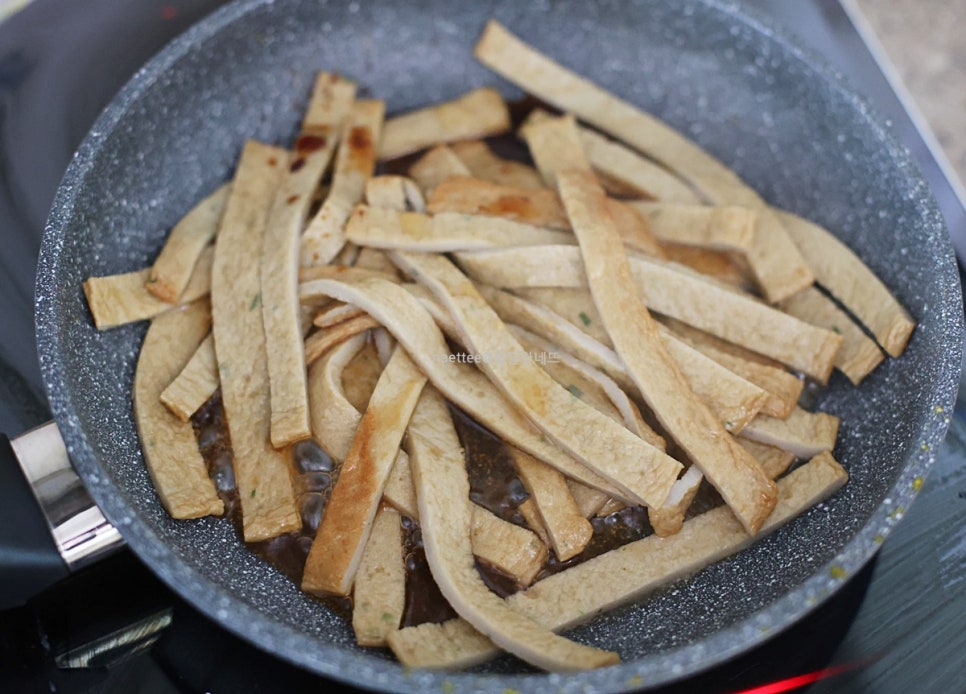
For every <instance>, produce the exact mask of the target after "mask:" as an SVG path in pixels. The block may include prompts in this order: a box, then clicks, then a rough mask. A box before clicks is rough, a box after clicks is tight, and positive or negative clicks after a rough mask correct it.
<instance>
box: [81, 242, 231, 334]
mask: <svg viewBox="0 0 966 694" xmlns="http://www.w3.org/2000/svg"><path fill="white" fill-rule="evenodd" d="M213 259H214V248H212V247H211V246H208V247H206V248H205V249H204V250H203V251H202V253H201V255H200V256H199V257H198V261H197V262H196V263H195V266H194V268H193V269H192V271H191V279H190V280H189V282H188V286H187V287H185V290H184V291H183V292H182V294H181V298H180V299H179V300H180V301H181V302H182V303H185V304H186V303H190V302H192V301H195V300H197V299H200V298H201V297H203V296H205V295H207V294H208V292H209V290H210V289H211V264H212V260H213ZM150 274H151V268H144V269H143V270H135V271H133V272H125V273H121V274H119V275H106V276H102V277H89V278H88V279H87V280H86V281H85V282H84V296H85V297H86V298H87V306H88V308H89V309H90V311H91V316H92V317H93V318H94V326H95V327H96V328H97V329H98V330H107V329H108V328H113V327H116V326H118V325H124V324H125V323H133V322H134V321H139V320H147V319H148V318H154V317H155V316H157V315H159V314H161V313H164V312H165V311H168V310H170V309H171V308H173V307H174V306H175V305H176V304H172V303H168V302H167V301H162V300H161V299H159V298H158V297H156V296H155V295H154V294H152V293H151V292H149V291H148V290H147V282H148V279H149V276H150Z"/></svg>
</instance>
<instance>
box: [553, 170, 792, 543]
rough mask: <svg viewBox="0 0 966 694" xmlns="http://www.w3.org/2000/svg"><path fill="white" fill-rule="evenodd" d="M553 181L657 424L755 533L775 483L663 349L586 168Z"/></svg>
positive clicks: (607, 319) (614, 336)
mask: <svg viewBox="0 0 966 694" xmlns="http://www.w3.org/2000/svg"><path fill="white" fill-rule="evenodd" d="M557 181H558V185H559V189H560V197H561V199H562V200H563V202H564V206H565V207H566V208H567V214H568V215H569V216H570V221H571V224H572V225H573V228H574V234H575V235H576V236H577V240H578V241H579V243H580V251H581V256H582V258H583V261H584V265H585V268H586V275H587V280H588V285H589V287H590V292H591V295H592V296H593V298H594V304H595V305H596V306H597V310H598V311H599V312H600V315H601V318H602V319H603V321H604V326H605V327H606V328H607V332H608V333H609V334H610V337H611V340H612V342H613V344H614V349H615V350H616V351H617V353H618V354H619V355H620V357H621V360H622V361H623V362H624V364H625V365H626V366H627V371H628V373H629V374H630V376H631V378H632V379H633V380H634V383H635V384H636V385H637V387H638V389H639V390H640V393H641V395H642V396H643V398H644V400H645V401H646V402H647V404H648V405H649V406H650V408H651V411H652V412H653V413H654V416H655V417H657V419H658V421H659V422H660V423H661V425H662V426H663V427H664V430H665V431H667V432H668V434H669V435H670V436H672V437H673V438H674V439H675V441H677V443H678V444H679V445H680V446H681V447H682V448H683V449H684V450H685V451H686V452H687V454H688V456H689V457H690V458H691V461H692V462H693V463H694V464H695V465H697V466H698V467H699V468H700V469H701V471H702V472H703V473H704V475H705V477H707V479H708V481H709V482H711V484H713V485H714V487H715V488H716V489H717V490H718V491H719V492H720V493H721V496H722V498H724V500H725V502H726V503H727V504H728V505H729V506H730V507H731V508H732V510H733V511H734V512H735V514H736V515H737V516H738V517H739V518H740V519H741V521H742V523H744V525H745V527H746V528H747V529H748V531H749V532H750V533H755V532H756V531H757V530H758V528H759V527H761V524H762V523H763V522H764V520H765V518H766V517H767V516H768V514H769V513H770V512H771V509H772V507H773V506H774V505H775V499H776V498H777V492H776V490H775V486H774V484H773V483H772V482H771V480H769V479H768V478H767V477H766V476H765V474H764V471H763V470H762V469H761V465H760V464H759V463H758V461H756V460H755V459H754V458H752V457H751V456H750V455H748V454H747V452H745V451H744V449H742V448H740V447H738V446H736V445H732V444H731V439H730V434H729V433H728V432H727V431H726V430H725V429H724V427H723V426H722V425H721V423H720V422H718V420H716V419H715V417H714V415H712V414H711V411H710V410H709V409H708V407H707V406H706V405H705V404H704V403H703V402H701V400H699V399H698V397H697V396H696V395H695V394H694V392H693V391H692V390H691V387H690V386H689V385H688V382H687V380H686V379H685V378H684V376H683V374H681V372H680V370H679V368H678V366H677V364H676V363H675V362H674V360H673V358H672V357H671V356H670V355H669V354H668V352H667V350H666V348H665V347H664V343H663V341H662V340H661V337H660V334H659V329H658V327H657V324H656V323H655V322H654V319H653V318H651V315H650V313H648V310H647V308H646V307H645V306H644V304H643V303H642V302H641V301H640V299H639V297H638V292H637V288H636V285H635V282H634V278H633V276H632V274H631V267H630V263H629V262H628V259H627V255H626V253H625V252H624V250H623V248H622V247H621V244H620V237H619V235H618V233H617V230H616V229H615V228H614V225H613V222H612V221H611V219H610V218H609V217H608V216H607V213H606V211H605V208H604V205H605V201H606V199H607V198H606V194H605V193H604V191H603V189H602V188H601V187H600V185H599V184H598V183H597V180H596V179H595V178H594V176H593V174H588V173H587V172H586V171H581V170H577V169H574V170H569V171H561V172H558V173H557ZM662 503H663V500H662ZM649 505H650V506H660V504H649Z"/></svg>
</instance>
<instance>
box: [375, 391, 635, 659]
mask: <svg viewBox="0 0 966 694" xmlns="http://www.w3.org/2000/svg"><path fill="white" fill-rule="evenodd" d="M407 447H408V450H409V455H410V459H411V461H412V465H413V479H414V481H415V483H416V497H417V499H418V501H419V519H420V521H419V522H420V527H421V530H422V537H423V545H424V548H425V550H426V559H427V561H428V563H429V568H430V571H431V572H432V574H433V578H434V580H435V581H436V584H437V585H438V586H439V589H440V592H441V593H442V594H443V596H444V597H445V598H446V600H447V602H449V604H450V605H452V607H453V608H454V609H455V610H456V612H457V613H458V614H459V615H460V616H461V617H462V618H463V619H466V620H467V621H468V622H470V623H471V624H472V625H473V626H474V627H475V628H476V629H479V630H480V631H481V632H482V633H485V634H487V635H488V636H489V637H490V638H491V639H493V640H494V641H495V643H497V644H499V645H500V646H501V647H502V648H505V649H506V650H508V651H509V652H511V653H513V654H514V655H516V656H518V657H520V658H522V659H523V660H525V661H527V662H528V663H530V664H532V665H535V666H536V667H539V668H542V669H545V670H551V671H573V670H581V669H589V668H596V667H603V666H605V665H612V664H614V663H616V662H617V661H618V660H619V659H618V657H617V655H616V654H615V653H610V652H607V651H601V650H598V649H596V648H592V647H589V646H583V645H581V644H578V643H576V642H573V641H570V640H568V639H565V638H563V637H560V636H557V635H556V634H554V633H553V632H552V631H550V630H547V629H545V628H543V627H541V626H539V625H538V624H537V623H536V622H534V621H532V620H530V619H527V618H525V617H523V616H521V615H520V614H519V613H518V612H516V611H515V610H513V609H512V608H511V607H510V606H509V605H508V604H507V603H506V602H504V601H503V600H502V599H501V598H499V597H498V596H497V595H496V594H495V593H493V592H492V591H490V589H489V588H488V587H487V586H486V584H485V583H483V580H482V578H481V577H480V575H479V572H478V571H477V570H476V566H475V564H474V560H473V553H472V549H471V545H470V527H471V522H472V520H471V519H472V512H473V511H472V504H471V502H470V499H469V491H470V485H469V479H468V477H467V473H466V468H465V466H464V461H463V450H462V448H461V447H460V442H459V438H458V437H457V435H456V430H455V428H454V426H453V422H452V419H451V418H450V414H449V411H448V410H447V408H446V403H445V402H444V400H443V398H442V397H441V396H440V395H439V393H438V392H436V391H435V389H432V388H429V389H427V390H426V393H425V394H424V396H423V397H421V398H420V402H419V405H418V406H417V407H416V411H415V412H414V413H413V418H412V421H411V422H410V426H409V431H408V434H407ZM389 645H390V647H391V648H393V649H394V651H395V647H394V643H393V638H392V635H391V634H390V636H389ZM396 655H397V656H398V657H399V658H400V660H401V661H402V662H403V664H404V665H409V663H408V662H407V659H406V657H405V653H401V652H396Z"/></svg>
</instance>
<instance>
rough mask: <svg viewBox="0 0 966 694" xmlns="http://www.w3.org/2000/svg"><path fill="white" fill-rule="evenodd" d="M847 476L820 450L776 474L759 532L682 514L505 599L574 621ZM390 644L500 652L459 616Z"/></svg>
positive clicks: (783, 514)
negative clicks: (675, 522)
mask: <svg viewBox="0 0 966 694" xmlns="http://www.w3.org/2000/svg"><path fill="white" fill-rule="evenodd" d="M847 479H848V474H847V473H846V472H845V470H844V469H843V468H842V466H841V465H839V464H838V463H837V462H836V461H835V459H834V458H832V456H831V455H829V454H828V453H822V454H820V455H818V456H816V457H815V458H813V459H812V460H810V461H809V462H808V463H806V464H804V465H802V466H801V467H799V468H797V469H795V470H793V471H792V472H790V473H788V475H786V476H785V477H784V478H782V479H780V480H779V481H778V483H777V484H778V503H777V504H776V505H775V509H774V511H773V512H772V513H771V515H770V516H769V517H768V519H767V520H766V521H765V524H764V525H763V526H762V528H761V530H760V531H759V534H758V535H757V536H754V537H753V536H751V535H749V534H748V533H747V532H746V531H745V529H744V527H743V526H742V525H741V523H740V522H739V521H738V519H737V518H735V516H734V514H733V513H732V512H731V510H730V509H729V508H728V507H727V506H719V507H718V508H715V509H712V510H711V511H708V512H706V513H703V514H701V515H700V516H696V517H694V518H692V519H690V520H687V521H685V523H684V525H683V526H682V528H681V530H680V532H678V533H677V534H675V535H672V536H670V537H658V536H656V535H652V536H649V537H645V538H643V539H641V540H638V541H636V542H633V543H631V544H629V545H624V546H623V547H620V548H618V549H615V550H612V551H610V552H607V553H605V554H602V555H600V556H598V557H594V558H593V559H591V560H589V561H586V562H584V563H582V564H578V565H577V566H574V567H571V568H569V569H567V570H566V571H563V572H561V573H559V574H556V575H555V576H549V577H547V578H545V579H543V580H542V581H539V582H537V583H535V584H534V585H533V586H532V587H530V588H528V589H527V590H525V591H520V592H519V593H516V594H514V595H512V596H511V597H509V598H508V599H507V602H508V603H509V604H510V605H512V606H513V607H514V608H515V609H517V610H520V611H521V612H522V613H523V614H525V615H528V616H530V617H531V618H533V619H535V620H537V621H539V622H540V623H541V624H543V625H544V626H545V627H547V628H550V629H554V630H556V631H562V630H566V629H568V628H572V627H575V626H577V625H578V624H582V623H585V622H588V621H590V620H591V619H592V618H594V617H596V616H597V615H599V614H601V613H603V612H606V611H608V610H611V609H614V608H615V607H618V606H620V605H626V604H629V603H632V602H634V601H636V600H640V599H642V598H643V597H644V596H646V595H647V594H648V593H650V592H651V591H653V590H655V589H656V588H659V587H660V586H663V585H667V584H669V583H672V582H673V581H676V580H678V579H681V578H685V577H686V576H690V575H692V574H694V573H696V572H697V571H699V570H700V569H702V568H704V567H706V566H708V565H709V564H712V563H714V562H716V561H719V560H720V559H723V558H725V557H727V556H730V555H732V554H735V553H736V552H739V551H740V550H742V549H744V548H746V547H748V546H749V545H751V544H752V543H753V542H755V541H757V540H758V539H759V538H760V537H763V536H764V535H766V534H768V533H771V532H773V531H774V530H776V529H778V528H779V527H781V526H782V525H784V524H785V523H787V522H788V521H790V520H792V519H793V518H795V517H796V516H798V515H799V514H801V513H803V512H805V511H807V510H808V509H809V508H811V507H812V506H814V505H815V504H817V503H819V502H820V501H823V500H824V499H827V498H829V497H830V496H831V495H832V494H834V493H835V492H836V491H838V490H839V489H840V488H841V487H842V486H843V485H844V484H845V482H846V480H847ZM588 586H593V590H587V587H588ZM390 645H391V647H392V649H393V652H394V653H396V654H397V655H400V654H405V657H406V663H407V664H408V665H409V666H410V667H428V668H435V669H444V668H445V669H456V668H465V667H470V666H472V665H476V664H479V663H482V662H484V661H486V660H489V659H490V658H492V657H494V656H495V655H497V654H498V653H499V648H498V647H497V646H495V645H494V644H493V642H492V641H490V640H489V639H487V638H486V636H484V635H483V634H481V633H480V632H478V631H476V630H475V629H473V627H472V626H471V625H470V624H469V623H467V622H466V621H464V620H458V619H452V620H449V621H447V622H443V623H441V624H422V625H420V626H417V627H408V628H406V629H401V630H399V631H398V632H395V633H394V634H393V635H392V636H391V638H390Z"/></svg>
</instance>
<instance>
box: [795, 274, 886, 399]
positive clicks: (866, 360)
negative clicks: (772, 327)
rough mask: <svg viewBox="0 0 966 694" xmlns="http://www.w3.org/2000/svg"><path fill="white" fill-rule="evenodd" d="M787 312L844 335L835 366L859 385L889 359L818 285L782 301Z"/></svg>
mask: <svg viewBox="0 0 966 694" xmlns="http://www.w3.org/2000/svg"><path fill="white" fill-rule="evenodd" d="M780 306H781V308H782V310H783V311H785V312H786V313H788V314H789V315H792V316H795V317H796V318H798V319H800V320H803V321H805V322H806V323H811V324H812V325H817V326H819V327H821V328H825V329H826V330H831V331H832V332H835V333H838V334H839V335H841V336H842V348H841V349H840V350H839V351H838V353H837V354H836V355H835V368H836V369H838V370H839V371H841V372H842V373H843V374H845V376H846V377H847V378H848V379H849V380H850V381H852V383H854V384H855V385H858V384H859V383H861V382H862V380H863V379H864V378H865V377H866V376H868V375H869V374H870V373H872V371H873V370H874V369H875V367H877V366H878V365H879V364H881V363H882V361H883V360H884V359H885V355H884V354H883V353H882V350H881V349H879V346H878V345H877V344H876V343H875V340H872V339H871V338H870V337H869V336H868V335H866V334H865V332H864V331H863V330H862V329H861V328H860V327H859V326H858V325H856V324H855V322H854V321H853V320H852V319H851V318H850V317H849V315H848V314H847V313H846V312H845V311H843V310H842V309H840V308H839V307H838V306H837V305H836V304H835V302H834V301H832V300H831V299H830V298H829V297H827V296H825V295H824V294H823V293H822V292H821V291H819V290H818V289H817V288H815V287H809V288H807V289H803V290H802V291H800V292H799V293H798V294H794V295H793V296H790V297H788V298H787V299H785V300H784V301H782V302H781V304H780Z"/></svg>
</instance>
